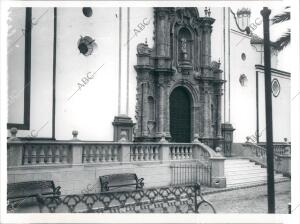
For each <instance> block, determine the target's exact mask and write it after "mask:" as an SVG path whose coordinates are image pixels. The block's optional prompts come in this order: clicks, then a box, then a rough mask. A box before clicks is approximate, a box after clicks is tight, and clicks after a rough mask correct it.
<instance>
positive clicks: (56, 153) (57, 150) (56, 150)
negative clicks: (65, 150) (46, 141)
mask: <svg viewBox="0 0 300 224" xmlns="http://www.w3.org/2000/svg"><path fill="white" fill-rule="evenodd" d="M53 151H54V153H53V157H54V163H55V164H58V163H59V147H56V148H54V149H53Z"/></svg>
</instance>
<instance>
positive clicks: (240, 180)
mask: <svg viewBox="0 0 300 224" xmlns="http://www.w3.org/2000/svg"><path fill="white" fill-rule="evenodd" d="M224 168H225V171H224V173H225V177H226V185H227V187H238V186H245V185H251V184H262V183H266V182H267V169H266V168H263V167H261V165H258V164H255V163H254V162H251V161H250V160H247V159H237V160H234V159H230V160H225V165H224ZM274 179H275V181H281V180H288V178H286V177H284V176H283V175H282V174H277V173H274Z"/></svg>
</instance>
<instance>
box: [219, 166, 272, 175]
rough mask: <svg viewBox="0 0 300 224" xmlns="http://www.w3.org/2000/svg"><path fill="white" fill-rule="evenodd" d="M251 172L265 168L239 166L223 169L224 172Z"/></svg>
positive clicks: (263, 170)
mask: <svg viewBox="0 0 300 224" xmlns="http://www.w3.org/2000/svg"><path fill="white" fill-rule="evenodd" d="M248 172H250V173H252V172H267V171H266V169H265V168H260V167H253V168H249V167H241V168H240V169H225V174H238V173H248Z"/></svg>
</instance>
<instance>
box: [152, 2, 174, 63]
mask: <svg viewBox="0 0 300 224" xmlns="http://www.w3.org/2000/svg"><path fill="white" fill-rule="evenodd" d="M170 10H171V8H166V7H159V8H155V12H156V21H157V23H156V41H155V42H156V55H157V56H158V57H168V56H170V55H169V44H170V24H169V12H170Z"/></svg>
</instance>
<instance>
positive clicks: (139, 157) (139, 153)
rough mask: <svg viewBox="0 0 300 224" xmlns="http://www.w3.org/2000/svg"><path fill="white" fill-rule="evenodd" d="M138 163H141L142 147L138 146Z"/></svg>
mask: <svg viewBox="0 0 300 224" xmlns="http://www.w3.org/2000/svg"><path fill="white" fill-rule="evenodd" d="M137 150H138V159H137V160H138V161H141V146H138V149H137Z"/></svg>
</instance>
